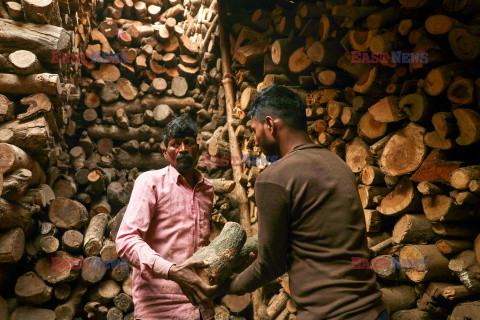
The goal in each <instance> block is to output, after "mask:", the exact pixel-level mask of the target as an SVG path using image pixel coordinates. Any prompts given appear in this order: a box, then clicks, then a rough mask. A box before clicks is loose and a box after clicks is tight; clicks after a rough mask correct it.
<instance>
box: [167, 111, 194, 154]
mask: <svg viewBox="0 0 480 320" xmlns="http://www.w3.org/2000/svg"><path fill="white" fill-rule="evenodd" d="M197 132H198V129H197V125H196V124H195V121H193V119H192V118H191V117H190V116H189V115H188V114H186V113H185V114H183V115H181V116H180V117H176V118H175V119H173V120H172V121H170V122H169V123H168V124H167V126H166V127H165V129H164V130H163V143H164V145H165V148H166V147H168V142H169V141H170V139H172V138H185V137H194V138H195V140H197Z"/></svg>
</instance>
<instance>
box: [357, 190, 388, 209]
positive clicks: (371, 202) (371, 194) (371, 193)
mask: <svg viewBox="0 0 480 320" xmlns="http://www.w3.org/2000/svg"><path fill="white" fill-rule="evenodd" d="M389 192H390V190H389V189H388V188H386V187H373V186H364V185H359V186H358V193H359V195H360V200H361V202H362V207H363V208H364V209H366V208H372V207H374V206H375V205H378V204H379V203H380V202H381V201H382V199H383V197H385V196H386V195H387V194H388V193H389Z"/></svg>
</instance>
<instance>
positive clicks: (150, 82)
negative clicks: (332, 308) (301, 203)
mask: <svg viewBox="0 0 480 320" xmlns="http://www.w3.org/2000/svg"><path fill="white" fill-rule="evenodd" d="M42 3H46V5H45V6H43V7H41V8H35V9H34V10H32V7H34V6H35V3H34V2H33V1H28V0H22V1H21V3H17V2H13V1H12V2H2V3H0V172H1V174H0V195H1V197H0V320H3V319H7V318H8V317H9V316H10V319H27V318H34V317H35V318H38V317H41V318H42V319H74V318H75V319H85V318H87V319H109V320H110V319H112V320H113V319H133V303H132V298H131V267H130V266H127V265H126V263H125V261H121V260H117V258H118V257H117V254H116V250H115V245H114V239H115V236H116V233H117V231H118V227H119V224H120V222H121V219H122V217H123V213H124V212H125V209H126V205H127V204H128V201H129V198H130V193H131V190H132V188H133V184H134V181H135V179H136V177H137V176H138V175H139V174H140V173H142V172H144V171H147V170H151V169H159V168H162V167H164V166H166V165H167V164H168V162H167V161H166V160H165V159H164V157H163V155H162V153H161V147H162V133H163V128H164V127H165V125H166V124H167V123H168V122H169V121H170V120H171V119H172V118H173V117H174V116H178V115H181V114H189V115H190V116H191V117H193V118H194V119H196V121H197V124H198V126H199V128H200V130H199V135H198V143H199V145H200V148H201V157H200V160H199V164H198V168H199V169H200V170H201V171H202V172H203V173H204V174H205V175H206V176H207V177H208V178H209V179H211V181H212V182H213V183H214V186H215V204H214V210H213V213H212V223H211V226H212V233H211V237H210V238H211V240H212V241H213V240H214V239H215V238H216V237H217V236H218V235H219V234H220V233H221V231H222V229H223V226H224V225H225V224H226V223H227V222H238V223H239V224H241V226H242V227H243V228H244V229H245V232H246V236H247V238H248V239H247V240H246V245H245V246H244V248H247V249H248V248H249V246H251V247H252V248H253V247H255V240H256V238H255V237H253V236H254V235H255V234H256V233H257V232H256V230H257V215H258V212H257V208H256V206H255V195H254V192H253V186H254V183H255V179H256V177H257V176H258V174H260V172H261V171H262V170H263V169H264V168H265V167H266V166H267V165H269V163H268V162H267V161H266V158H265V157H264V156H263V157H262V154H261V151H260V150H259V149H258V148H256V147H255V141H254V134H253V132H252V131H251V129H250V128H249V123H248V121H247V120H248V119H247V118H246V116H245V115H246V112H247V111H248V107H249V105H250V103H251V102H252V101H253V100H254V99H255V97H256V95H257V94H258V92H260V91H261V90H262V89H264V88H266V87H268V86H269V85H270V84H273V83H275V84H281V85H286V86H288V87H290V88H292V89H293V90H295V91H296V92H297V93H299V94H300V96H301V97H302V98H303V99H304V100H305V102H306V105H307V110H306V115H307V118H308V124H309V133H310V135H311V138H312V141H313V142H314V143H317V144H320V145H323V146H325V147H326V148H328V149H329V150H330V151H332V152H334V153H336V154H337V155H339V156H340V157H341V158H342V159H344V160H345V161H346V163H347V164H348V165H349V166H350V168H351V169H352V171H353V172H354V173H355V174H356V175H357V177H358V179H357V181H358V190H359V195H360V198H361V201H362V204H363V206H364V209H365V210H364V211H365V219H366V224H367V232H368V246H369V248H370V250H371V252H372V259H371V260H370V262H369V266H372V265H373V266H375V263H374V261H376V259H377V260H379V259H380V261H383V262H385V261H390V262H391V263H395V261H401V259H416V260H415V261H417V260H418V261H419V260H422V259H426V261H427V262H428V267H427V268H426V270H420V268H418V267H419V266H418V265H415V266H409V268H407V269H405V270H403V269H401V268H400V269H388V268H387V269H385V268H374V267H373V266H372V268H373V269H374V270H375V272H376V273H377V275H378V279H379V283H380V285H381V287H382V289H381V290H382V293H383V296H384V300H385V302H386V303H387V305H388V307H389V312H390V313H391V314H392V315H393V317H392V319H397V320H401V319H446V318H447V316H449V315H450V317H451V319H463V318H473V317H474V316H476V315H477V314H478V309H479V295H478V292H479V290H480V284H479V281H480V271H479V263H480V236H479V232H480V230H478V228H476V225H477V224H478V204H479V203H480V201H479V199H480V198H479V195H480V191H479V190H480V169H479V165H480V161H479V160H480V158H479V157H478V152H477V151H476V150H477V149H478V146H479V142H478V140H480V126H479V123H480V115H479V112H480V110H479V109H478V108H479V107H480V103H479V101H480V100H479V96H480V93H479V91H480V79H479V78H478V72H477V73H475V71H477V70H476V69H475V67H476V65H475V62H477V61H478V55H479V53H480V47H479V46H478V45H477V44H478V43H479V41H478V36H479V33H478V30H479V29H478V25H479V22H480V20H479V18H478V16H479V15H478V13H479V12H480V6H478V5H476V3H475V1H465V2H462V3H457V2H455V1H451V0H443V3H441V5H440V6H438V3H437V6H436V7H435V6H433V5H431V4H430V3H429V2H427V1H404V0H399V1H398V3H397V2H390V1H383V0H382V1H378V2H375V1H337V2H332V1H319V2H311V1H309V2H301V3H299V4H293V3H289V2H282V5H278V6H276V7H273V8H262V9H258V10H256V11H254V12H247V13H246V12H245V11H244V10H241V8H238V9H239V10H235V12H229V15H228V21H227V20H226V19H225V21H224V23H225V24H227V23H228V25H226V26H225V27H226V28H225V30H226V31H225V32H224V35H226V37H225V38H226V40H229V43H230V47H229V49H230V52H229V53H230V54H231V56H232V60H231V61H232V63H231V65H230V59H229V57H228V54H227V53H228V52H221V50H220V43H221V42H222V37H221V34H222V31H221V29H222V26H221V24H220V18H219V16H218V14H217V7H218V3H217V1H216V0H211V1H209V0H204V1H199V0H186V1H183V2H181V1H175V0H168V1H166V0H164V1H153V0H145V1H131V0H107V1H98V2H97V1H91V2H89V1H85V2H82V1H73V2H72V1H58V2H56V1H53V0H52V1H43V2H42ZM460 21H462V22H460ZM20 50H23V51H20ZM52 51H60V52H62V54H58V56H56V57H57V58H59V60H60V61H57V62H56V63H52ZM391 51H395V52H396V51H401V52H403V53H409V54H417V56H416V57H420V54H422V53H428V59H427V60H426V61H425V60H421V59H420V58H418V59H417V58H415V59H414V58H407V60H405V61H406V62H407V63H404V62H405V61H401V60H400V62H398V63H392V62H391V58H388V59H387V60H388V61H386V62H385V61H384V62H381V63H368V62H372V61H369V60H367V58H368V59H369V57H372V53H378V54H380V53H385V52H388V53H390V52H391ZM358 52H368V57H367V56H366V55H364V54H360V55H359V54H358ZM220 57H221V58H220ZM410 57H411V56H410ZM358 59H360V62H362V61H363V63H355V62H356V61H358ZM372 60H373V59H372ZM226 65H228V68H226ZM230 67H232V69H233V72H231V71H229V68H230ZM232 80H233V83H232ZM232 86H233V87H234V88H235V93H234V95H233V96H231V93H230V92H229V90H228V88H231V87H232ZM231 103H234V106H233V108H230V107H229V104H231ZM230 112H231V113H232V115H233V118H232V115H230V114H229V113H230ZM237 141H238V144H237ZM382 259H383V260H382ZM409 261H410V260H409ZM244 267H245V264H243V265H242V266H241V268H244ZM397 267H398V265H397ZM241 268H240V267H239V269H238V270H234V271H236V272H239V271H240V270H241ZM289 295H290V290H289V286H288V278H287V277H286V276H283V277H281V278H279V279H277V280H276V281H274V282H272V283H270V284H268V285H267V286H265V287H264V288H263V289H262V290H260V291H256V292H254V293H252V294H246V295H244V296H232V295H226V296H224V297H220V298H219V299H217V301H216V302H217V304H216V319H237V320H241V319H251V318H254V319H255V320H258V319H272V320H277V319H281V320H285V319H290V320H292V319H296V310H295V306H294V304H293V303H292V301H291V299H290V296H289Z"/></svg>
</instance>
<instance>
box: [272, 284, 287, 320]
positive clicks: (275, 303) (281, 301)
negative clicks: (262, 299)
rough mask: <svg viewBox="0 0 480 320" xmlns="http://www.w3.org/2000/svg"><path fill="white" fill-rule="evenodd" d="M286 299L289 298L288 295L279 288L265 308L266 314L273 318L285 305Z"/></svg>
mask: <svg viewBox="0 0 480 320" xmlns="http://www.w3.org/2000/svg"><path fill="white" fill-rule="evenodd" d="M288 299H290V296H289V295H288V294H287V293H286V292H285V291H284V290H282V289H280V293H278V294H277V295H275V296H274V297H273V298H272V300H271V303H270V304H269V306H268V308H267V314H268V316H269V317H270V318H271V319H275V318H276V317H277V316H278V315H279V314H280V312H282V310H283V309H284V308H285V307H286V305H287V302H288Z"/></svg>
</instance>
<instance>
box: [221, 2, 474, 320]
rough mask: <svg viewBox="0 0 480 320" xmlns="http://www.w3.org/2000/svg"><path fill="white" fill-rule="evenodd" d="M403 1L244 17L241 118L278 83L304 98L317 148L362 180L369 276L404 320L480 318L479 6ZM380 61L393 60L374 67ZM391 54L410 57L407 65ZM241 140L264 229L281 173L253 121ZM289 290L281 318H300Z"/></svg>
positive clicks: (278, 295) (236, 49)
mask: <svg viewBox="0 0 480 320" xmlns="http://www.w3.org/2000/svg"><path fill="white" fill-rule="evenodd" d="M398 2H399V3H396V2H395V3H394V2H390V1H379V2H375V1H346V2H342V3H339V2H335V3H334V2H332V1H325V2H324V1H317V2H301V3H300V4H298V5H295V4H289V3H283V4H282V5H277V6H276V7H274V8H266V9H258V10H256V11H254V12H253V13H252V12H250V13H249V16H248V17H247V16H245V14H243V15H240V14H238V17H237V18H236V20H235V14H234V13H233V14H232V18H231V19H230V22H231V25H230V34H229V38H230V53H231V54H232V56H233V63H232V68H233V69H234V70H235V75H236V77H235V80H236V85H237V86H236V88H237V94H236V98H237V99H236V105H235V109H234V114H235V116H236V118H237V119H241V120H243V119H245V114H246V112H247V111H248V108H249V106H250V103H251V102H252V101H253V100H254V99H255V97H256V95H257V94H258V92H260V91H261V90H263V89H264V88H266V87H268V86H269V85H270V84H274V83H275V84H279V85H285V86H288V87H290V88H292V89H294V90H295V91H296V92H298V93H299V94H300V96H301V97H302V98H303V99H304V101H305V102H306V105H307V110H306V115H307V119H308V125H309V126H308V130H309V134H310V137H311V140H312V142H313V143H316V144H319V145H322V146H324V147H325V148H328V149H329V150H330V151H331V152H334V153H335V154H337V155H338V156H340V157H341V158H342V159H343V160H344V161H345V162H346V163H347V164H348V165H349V166H350V168H351V169H352V171H353V172H354V173H355V174H356V176H357V182H358V191H359V195H360V199H361V202H362V205H363V207H364V212H365V220H366V225H367V233H368V234H367V235H368V246H369V248H370V250H371V253H372V260H370V261H367V262H366V263H364V264H363V265H362V263H361V264H360V267H363V268H372V269H374V270H375V272H376V273H377V279H378V280H379V283H380V285H381V288H382V289H381V290H382V293H383V297H384V300H385V302H386V303H387V305H388V310H389V312H390V314H392V315H393V319H446V318H447V317H448V315H451V319H464V318H469V317H475V316H473V314H475V315H478V312H479V304H480V303H479V295H478V293H480V265H479V263H480V235H479V231H480V230H479V229H478V228H477V227H476V225H477V224H478V221H479V218H480V214H479V210H478V204H479V203H480V196H479V195H480V192H479V190H480V189H479V183H480V182H479V180H480V166H479V165H480V158H479V157H478V153H477V152H476V149H478V146H479V142H478V141H479V140H480V113H479V111H480V110H479V109H478V108H479V107H480V85H479V84H480V78H478V75H479V73H478V69H477V66H476V64H475V62H476V61H478V56H479V54H480V47H479V46H478V43H480V41H479V40H480V39H479V37H480V33H479V30H480V29H479V20H478V14H479V12H480V6H478V5H477V4H476V3H475V2H474V1H466V2H464V3H462V4H458V3H455V2H454V1H449V0H444V1H443V4H441V5H440V6H438V3H435V5H433V3H432V4H430V3H429V2H428V1H402V0H399V1H398ZM460 20H461V21H462V22H460ZM459 39H463V40H465V42H463V40H462V41H459ZM373 53H375V54H381V53H388V59H387V58H386V59H384V60H385V61H382V60H381V59H378V57H381V56H380V55H378V56H377V60H376V61H375V60H373V55H372V54H373ZM392 54H393V55H397V56H399V57H400V58H397V60H396V62H395V61H394V60H392V59H393V58H392ZM402 54H404V56H403V58H402ZM408 54H409V55H408ZM412 54H413V55H412ZM415 54H416V56H415ZM422 55H423V57H427V58H425V59H424V58H422V59H420V58H419V57H422ZM398 59H400V60H398ZM402 59H403V60H402ZM235 135H236V137H237V139H238V140H239V141H240V143H241V144H242V145H241V149H242V153H243V157H244V159H253V163H252V161H250V164H249V163H248V161H246V166H245V168H244V170H243V174H242V180H241V182H242V184H243V185H244V187H245V188H246V190H247V195H248V198H249V200H250V218H251V222H252V223H254V222H255V221H256V217H257V214H258V213H257V209H256V206H255V204H254V200H255V199H254V192H253V186H254V182H255V178H256V177H257V176H258V174H259V173H260V172H261V170H262V169H263V168H264V167H265V166H266V165H269V163H268V162H267V161H266V158H265V156H264V155H262V154H261V153H260V150H258V149H257V148H256V147H255V144H254V134H253V132H252V131H251V129H249V122H247V123H246V124H245V123H244V122H242V124H241V125H239V126H237V127H236V131H235ZM267 160H268V159H267ZM409 259H410V260H409ZM411 259H413V260H411ZM422 261H425V262H426V263H425V265H422V263H421V262H422ZM387 262H388V266H386V265H385V263H387ZM395 263H396V264H395ZM409 263H411V264H409ZM392 265H393V267H392ZM352 267H355V266H354V265H353V261H352ZM402 267H403V268H402ZM281 280H282V279H279V280H278V282H281ZM283 281H285V280H283ZM288 292H289V291H288V290H287V288H285V287H283V288H281V289H280V287H279V286H278V285H277V291H275V290H274V291H273V293H272V292H271V291H269V290H267V288H264V294H263V297H264V303H265V304H267V301H270V302H269V306H268V304H267V307H268V308H272V305H276V304H277V302H280V301H281V303H282V308H281V312H279V313H276V312H275V313H272V314H269V315H270V317H271V318H272V319H282V320H283V319H289V318H290V319H293V318H294V317H295V316H294V314H295V312H294V310H292V309H289V308H290V307H289V305H288V304H287V303H286V302H287V301H288V297H286V294H287V293H288Z"/></svg>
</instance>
